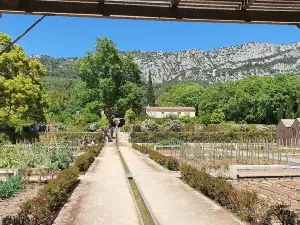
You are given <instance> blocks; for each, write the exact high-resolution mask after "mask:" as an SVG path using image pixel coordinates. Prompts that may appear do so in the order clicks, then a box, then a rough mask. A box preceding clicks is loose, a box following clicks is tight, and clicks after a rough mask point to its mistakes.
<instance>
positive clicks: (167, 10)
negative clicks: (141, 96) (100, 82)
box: [0, 0, 300, 27]
mask: <svg viewBox="0 0 300 225" xmlns="http://www.w3.org/2000/svg"><path fill="white" fill-rule="evenodd" d="M0 12H2V13H22V14H38V15H59V16H83V17H105V18H126V19H139V20H143V19H146V20H171V21H173V20H174V21H207V22H229V23H264V24H290V25H297V26H298V27H299V24H300V0H0Z"/></svg>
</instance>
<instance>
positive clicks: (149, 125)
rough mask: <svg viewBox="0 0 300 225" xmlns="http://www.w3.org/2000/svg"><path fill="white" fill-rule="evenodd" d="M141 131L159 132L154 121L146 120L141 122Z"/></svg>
mask: <svg viewBox="0 0 300 225" xmlns="http://www.w3.org/2000/svg"><path fill="white" fill-rule="evenodd" d="M141 128H142V131H152V132H156V131H158V130H159V126H158V125H157V123H156V122H155V120H152V119H147V120H144V121H143V122H142V125H141Z"/></svg>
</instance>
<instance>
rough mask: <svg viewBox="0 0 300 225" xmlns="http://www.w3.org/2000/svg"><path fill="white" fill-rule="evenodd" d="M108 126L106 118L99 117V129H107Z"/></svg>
mask: <svg viewBox="0 0 300 225" xmlns="http://www.w3.org/2000/svg"><path fill="white" fill-rule="evenodd" d="M108 126H109V121H108V119H107V117H106V116H105V115H104V116H101V119H100V120H99V127H100V129H103V128H104V127H108Z"/></svg>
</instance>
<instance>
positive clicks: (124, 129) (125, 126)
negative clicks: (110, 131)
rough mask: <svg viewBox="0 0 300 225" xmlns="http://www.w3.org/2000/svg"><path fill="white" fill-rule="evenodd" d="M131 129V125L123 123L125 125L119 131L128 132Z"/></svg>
mask: <svg viewBox="0 0 300 225" xmlns="http://www.w3.org/2000/svg"><path fill="white" fill-rule="evenodd" d="M132 127H133V125H132V124H130V123H125V125H123V126H122V127H121V131H122V132H130V131H132V130H133V128H132Z"/></svg>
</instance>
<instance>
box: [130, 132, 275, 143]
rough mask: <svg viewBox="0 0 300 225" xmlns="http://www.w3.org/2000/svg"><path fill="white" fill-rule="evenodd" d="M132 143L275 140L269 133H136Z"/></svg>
mask: <svg viewBox="0 0 300 225" xmlns="http://www.w3.org/2000/svg"><path fill="white" fill-rule="evenodd" d="M133 137H134V138H133V139H132V141H133V142H135V143H157V142H160V141H162V140H167V139H172V138H173V139H174V138H176V139H178V140H181V141H185V142H231V141H233V142H234V141H240V140H255V139H268V140H272V139H274V138H275V134H274V133H270V132H267V133H266V132H197V133H192V132H136V133H134V135H133Z"/></svg>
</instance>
